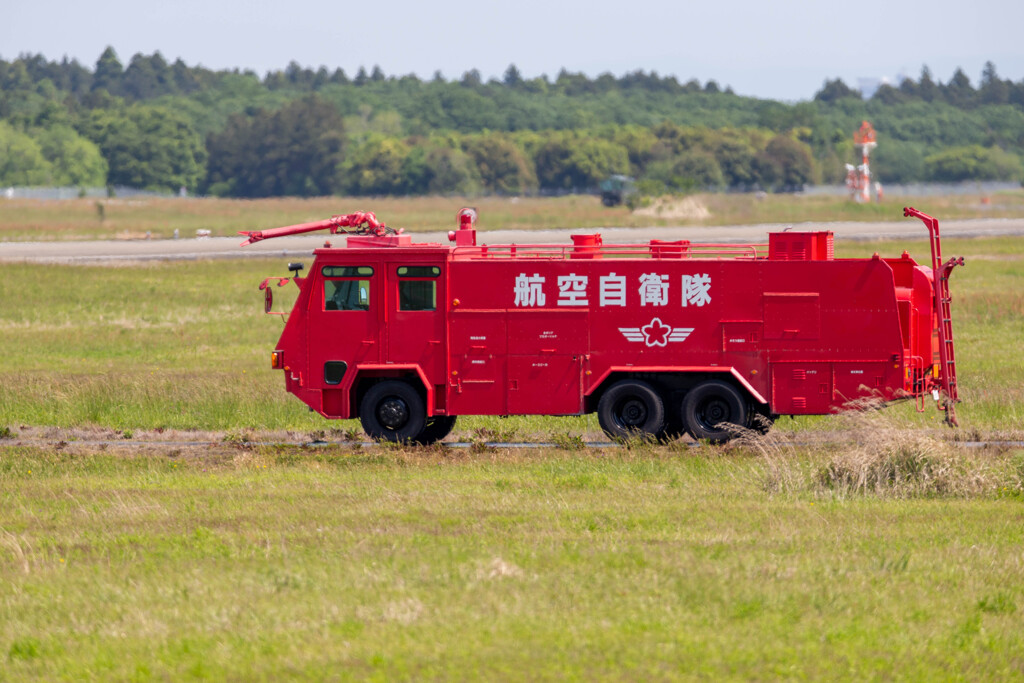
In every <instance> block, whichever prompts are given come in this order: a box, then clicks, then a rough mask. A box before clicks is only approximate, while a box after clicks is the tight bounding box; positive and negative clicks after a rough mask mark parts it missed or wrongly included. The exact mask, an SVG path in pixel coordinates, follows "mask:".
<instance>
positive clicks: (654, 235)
mask: <svg viewBox="0 0 1024 683" xmlns="http://www.w3.org/2000/svg"><path fill="white" fill-rule="evenodd" d="M786 228H792V229H794V230H832V231H833V232H834V233H835V234H836V238H837V239H847V240H874V239H921V240H925V239H927V233H926V231H925V228H924V226H923V225H922V224H921V222H920V221H917V220H911V219H906V220H903V221H896V222H885V223H845V222H844V223H795V224H788V225H786V224H775V225H731V226H716V227H677V228H616V227H609V228H600V229H583V230H572V231H569V230H494V231H481V232H479V233H478V234H477V241H478V242H479V243H480V244H484V243H487V244H510V243H516V244H551V243H568V242H569V235H570V234H573V233H575V234H580V233H592V232H600V233H601V235H602V236H603V238H604V242H605V244H614V243H619V244H637V243H645V242H647V241H649V240H652V239H660V240H679V239H688V240H691V241H693V242H727V243H736V242H755V243H756V242H766V241H767V239H768V238H767V234H768V232H769V231H774V230H783V229H786ZM941 230H942V235H943V236H944V237H991V236H999V235H1024V218H979V219H970V220H959V221H944V222H943V223H942V225H941ZM412 235H413V241H415V242H442V243H445V244H447V243H448V237H447V233H446V232H421V233H412ZM343 239H344V237H343V236H340V235H337V236H336V235H329V234H325V233H320V234H313V235H302V236H298V237H282V238H278V239H273V240H266V241H264V242H259V243H257V244H253V245H250V246H247V247H244V248H243V247H240V246H239V243H240V242H241V238H240V237H213V238H205V239H179V240H89V241H69V242H0V261H23V262H38V263H95V262H110V261H145V260H190V259H210V258H245V257H248V256H269V257H293V256H304V255H308V254H309V253H310V252H311V251H312V250H313V249H316V248H317V247H320V246H323V244H324V241H325V240H329V241H331V242H332V243H334V244H341V243H342V240H343Z"/></svg>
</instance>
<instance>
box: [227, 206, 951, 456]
mask: <svg viewBox="0 0 1024 683" xmlns="http://www.w3.org/2000/svg"><path fill="white" fill-rule="evenodd" d="M904 215H905V216H913V217H917V218H919V219H921V220H922V221H923V222H924V224H925V226H926V227H927V228H928V232H929V236H930V245H931V263H930V264H929V265H918V264H917V263H916V262H915V261H914V260H913V259H912V258H911V257H910V256H909V255H908V254H907V253H906V252H904V253H903V255H901V256H899V257H896V258H881V257H879V256H878V255H877V254H875V255H874V256H872V257H871V258H856V259H837V258H835V257H834V255H833V234H832V233H831V232H827V231H818V232H790V231H783V232H774V233H771V234H769V236H768V243H767V244H745V245H734V244H698V243H691V242H688V241H685V240H680V241H658V240H652V241H651V242H650V243H648V244H639V245H638V244H617V245H612V244H603V243H602V239H601V236H600V235H599V234H591V235H573V236H572V242H573V243H572V244H571V245H565V246H551V245H516V244H505V245H487V244H482V245H478V244H477V232H476V228H475V223H476V212H475V211H474V210H472V209H464V210H462V211H460V212H459V214H458V229H457V230H454V231H452V232H450V233H449V234H448V237H449V241H450V242H451V243H453V244H447V245H443V244H437V243H431V244H425V243H414V242H413V241H412V239H411V237H410V236H409V235H406V234H402V231H401V230H398V231H396V230H392V229H391V228H388V227H387V226H385V225H384V224H382V223H380V222H379V221H378V220H377V219H376V217H375V216H374V215H373V214H372V213H355V214H349V215H343V216H334V217H333V218H331V219H328V220H325V221H319V222H315V223H305V224H301V225H294V226H288V227H285V228H276V229H273V230H265V231H258V232H243V233H242V234H244V235H246V236H247V237H248V239H247V240H246V242H244V243H243V244H249V243H252V242H256V241H259V240H262V239H267V238H270V237H277V236H282V235H293V234H298V233H303V232H309V231H311V230H324V229H327V230H330V231H331V233H332V234H334V233H337V232H338V231H339V230H340V231H343V232H346V233H349V236H348V237H347V245H346V246H344V247H338V246H332V245H331V244H330V243H329V242H328V243H326V244H325V245H324V247H323V248H322V249H316V250H315V251H314V257H315V258H314V261H313V265H312V267H311V270H310V272H309V274H308V275H307V276H305V277H302V276H301V275H300V273H301V271H302V270H303V268H304V267H303V265H302V264H298V263H295V264H289V269H290V270H291V271H292V273H293V276H292V277H290V278H268V279H266V280H264V281H263V283H262V285H261V289H263V290H265V305H266V311H267V312H273V311H272V310H271V309H272V304H273V295H272V289H273V288H274V287H276V286H283V285H285V284H286V283H288V282H289V281H291V282H294V283H295V284H296V285H298V288H299V294H298V298H297V300H296V302H295V305H294V307H293V309H292V311H291V313H290V314H288V315H287V320H286V323H285V326H284V331H283V333H282V334H281V339H280V341H279V342H278V344H277V348H276V349H275V350H274V351H273V353H272V354H271V365H272V367H274V368H276V369H279V370H282V371H283V372H284V378H285V387H286V389H287V390H288V391H290V392H291V393H293V394H295V395H296V396H298V397H299V398H300V399H301V400H302V401H303V402H305V403H306V404H307V405H309V406H310V408H311V409H312V410H315V411H316V412H318V413H320V414H321V415H323V416H324V417H327V418H338V419H345V418H356V417H358V418H359V419H360V420H361V421H362V425H363V428H364V429H365V430H366V432H367V434H369V436H370V437H372V438H374V439H388V440H391V441H408V442H417V443H421V444H427V443H432V442H434V441H437V440H439V439H442V438H444V437H445V436H447V435H448V433H449V432H450V431H451V429H452V427H453V425H454V424H455V418H456V416H458V415H581V414H584V413H592V412H596V413H597V414H598V419H599V421H600V424H601V427H602V429H603V430H604V431H605V433H606V434H608V435H609V436H610V437H612V438H622V437H628V436H630V435H632V434H637V433H639V434H643V435H651V436H654V437H657V438H659V439H660V438H666V437H674V436H677V435H679V434H682V433H683V432H687V433H689V434H690V435H691V436H693V437H694V438H697V439H708V440H711V441H724V440H726V439H728V438H730V437H731V436H733V435H734V434H735V433H736V432H737V430H736V426H739V427H747V428H755V429H756V428H760V429H766V428H767V426H768V425H770V424H771V421H772V420H773V419H775V418H776V417H777V416H779V415H815V414H826V413H832V412H835V411H838V410H841V409H843V407H844V406H847V405H849V404H850V403H851V402H853V401H857V400H858V399H864V398H865V397H876V398H878V399H881V400H886V401H889V400H896V399H905V398H914V399H916V400H917V402H918V407H919V409H921V410H923V409H924V403H925V400H926V397H927V396H928V395H929V394H931V395H932V397H933V398H934V399H935V400H936V401H937V404H938V407H939V409H940V410H942V411H944V412H945V416H946V420H947V422H949V423H950V424H955V423H956V417H955V414H954V404H955V403H956V401H957V384H956V364H955V357H954V351H953V330H952V323H951V320H950V309H949V303H950V296H949V286H948V279H949V274H950V272H951V271H952V269H953V268H954V267H955V266H957V265H962V264H963V259H962V258H955V259H950V260H949V261H947V262H945V263H943V262H942V257H941V248H940V241H939V223H938V221H937V220H936V219H934V218H932V217H930V216H928V215H926V214H924V213H921V212H919V211H917V210H915V209H913V208H908V209H904ZM281 315H283V313H281Z"/></svg>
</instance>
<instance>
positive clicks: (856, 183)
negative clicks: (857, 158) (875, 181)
mask: <svg viewBox="0 0 1024 683" xmlns="http://www.w3.org/2000/svg"><path fill="white" fill-rule="evenodd" d="M853 144H854V146H856V147H859V148H860V153H861V164H860V166H857V167H856V168H854V167H853V166H852V165H850V164H847V165H846V185H847V187H849V188H850V192H851V194H852V196H853V198H854V199H856V200H857V201H859V202H870V201H871V167H870V166H869V165H868V156H869V155H870V154H871V150H872V149H874V148H875V147H877V146H878V143H877V142H876V141H875V129H874V127H873V126H872V125H871V124H870V123H869V122H867V121H862V122H861V124H860V128H859V129H858V130H857V132H856V133H854V134H853ZM876 192H877V193H878V199H879V201H881V199H882V197H881V186H880V185H879V186H878V188H877V189H876Z"/></svg>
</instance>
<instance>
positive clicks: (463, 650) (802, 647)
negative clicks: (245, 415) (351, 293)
mask: <svg viewBox="0 0 1024 683" xmlns="http://www.w3.org/2000/svg"><path fill="white" fill-rule="evenodd" d="M961 459H962V460H963V461H964V462H966V463H968V464H969V466H970V468H971V469H972V470H974V469H976V468H977V467H979V466H980V465H979V464H978V463H979V462H981V461H982V460H983V461H984V467H990V466H992V463H993V462H998V463H1001V464H1000V467H1002V468H1003V471H1004V472H1005V473H1006V474H1005V475H1004V476H1009V478H1008V479H1006V480H1005V482H1006V483H1009V482H1010V481H1016V482H1017V487H1018V488H1017V489H1016V490H1004V491H1002V492H1001V493H1000V490H999V489H992V490H987V491H983V492H979V493H978V494H977V495H969V496H954V497H949V496H945V497H943V496H939V497H935V496H923V497H922V496H912V497H906V498H902V497H890V496H885V495H871V496H841V495H837V494H835V493H834V492H831V491H829V490H827V489H822V488H820V487H818V488H810V489H796V490H794V491H792V492H781V493H780V492H772V491H770V490H768V489H770V488H771V487H770V486H769V484H770V482H771V481H772V478H771V475H770V472H769V470H768V468H766V465H765V461H763V460H762V459H759V458H757V457H755V456H751V455H749V454H748V455H744V454H743V453H742V452H732V453H728V454H722V453H721V452H719V451H717V450H711V449H707V450H705V449H698V450H697V451H694V452H688V453H678V452H672V451H667V450H665V449H664V448H659V449H643V448H641V449H635V450H634V449H630V450H626V449H620V450H618V451H611V452H608V451H600V452H590V451H586V450H584V451H575V452H561V451H548V452H522V451H519V452H516V451H493V452H488V451H480V450H477V451H475V452H467V451H462V452H452V451H446V450H444V449H439V448H434V449H419V450H416V451H401V450H395V449H382V448H380V447H374V448H371V449H356V450H352V449H350V448H348V449H347V448H328V449H318V450H315V451H314V450H301V449H264V450H260V449H256V450H250V449H224V448H222V449H207V450H204V451H203V452H202V453H201V454H190V453H188V452H172V453H170V454H169V455H164V456H162V457H154V456H145V455H139V454H138V453H135V452H129V453H119V452H116V451H112V452H108V453H97V452H92V453H90V452H84V451H80V450H79V451H76V450H75V448H74V446H73V445H71V446H68V447H66V448H64V449H62V450H59V451H56V452H53V451H47V450H36V449H31V448H7V449H3V450H0V490H2V502H3V505H2V506H0V578H2V581H0V612H2V614H3V619H0V660H3V662H2V664H3V665H2V666H0V678H3V679H4V680H21V679H29V678H36V679H42V680H84V679H92V680H133V681H147V680H186V679H187V680H193V679H206V680H229V679H230V680H281V679H293V678H303V679H314V680H349V679H366V678H370V679H376V680H395V679H401V680H410V679H413V680H417V679H438V678H439V679H477V678H483V679H488V680H492V679H516V680H524V679H528V680H564V679H572V680H592V679H617V680H648V679H658V680H667V679H684V680H687V679H712V680H720V679H732V680H736V679H746V680H750V679H758V680H764V679H775V678H785V679H819V680H820V679H827V680H856V681H861V680H936V679H938V680H1008V679H1014V678H1020V677H1021V676H1022V675H1024V631H1022V630H1021V629H1020V615H1021V609H1022V608H1024V580H1022V573H1021V561H1022V555H1021V553H1022V546H1021V527H1022V524H1024V513H1022V499H1021V490H1020V488H1019V486H1020V483H1019V482H1020V478H1019V474H1020V471H1021V470H1024V454H1020V455H1018V456H1016V459H1013V458H1011V457H1010V456H1007V455H1002V456H1000V455H993V454H984V455H983V456H979V455H975V456H962V457H961ZM787 461H788V463H789V464H788V465H787V466H790V467H794V468H798V469H799V468H804V469H807V468H810V469H813V468H814V467H816V466H817V465H818V464H819V463H820V456H814V455H807V454H801V453H796V452H794V453H790V454H788V455H787ZM1013 467H1016V468H1017V470H1018V474H1017V475H1011V474H1010V473H1011V471H1012V468H1013ZM1013 476H1016V477H1017V478H1016V479H1015V480H1014V479H1012V477H1013Z"/></svg>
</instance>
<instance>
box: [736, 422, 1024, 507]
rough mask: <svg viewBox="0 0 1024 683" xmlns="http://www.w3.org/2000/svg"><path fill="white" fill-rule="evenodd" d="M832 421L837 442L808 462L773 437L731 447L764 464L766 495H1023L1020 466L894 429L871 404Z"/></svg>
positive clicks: (751, 436) (753, 435) (754, 437)
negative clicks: (755, 456) (752, 454)
mask: <svg viewBox="0 0 1024 683" xmlns="http://www.w3.org/2000/svg"><path fill="white" fill-rule="evenodd" d="M837 421H838V422H839V424H838V425H837V426H838V427H839V430H840V433H841V434H842V435H843V438H842V439H841V441H840V442H839V443H836V444H831V445H828V444H823V445H822V446H820V447H817V448H816V449H815V451H814V452H813V453H812V454H811V456H810V457H809V458H805V457H800V456H799V454H798V448H797V447H796V446H794V445H793V444H792V442H790V441H789V440H788V439H787V438H786V437H784V436H782V435H779V434H778V433H777V432H771V433H769V434H767V435H762V434H759V433H757V432H754V431H749V430H744V431H743V432H742V433H741V434H739V435H738V437H737V439H736V443H737V445H740V446H741V447H743V448H745V449H747V450H751V451H753V452H755V453H756V454H758V455H759V456H760V457H761V458H762V459H763V462H764V486H765V488H766V489H767V490H769V491H775V492H795V491H800V490H810V491H813V492H817V493H828V494H831V495H838V496H841V497H845V496H856V495H874V496H881V497H888V498H913V497H932V496H935V497H956V498H969V497H976V496H982V495H992V494H997V493H1013V494H1014V495H1019V494H1021V492H1024V468H1022V467H1021V466H1020V464H1019V463H1018V462H1017V460H1020V458H1018V459H1017V460H1012V459H1010V458H1007V457H1005V454H998V453H995V454H994V453H992V452H991V451H984V452H978V451H970V450H967V449H964V448H963V447H960V446H956V445H954V444H953V443H951V442H949V441H945V440H943V439H942V438H940V437H939V436H937V435H935V434H934V433H931V432H928V431H922V430H921V428H919V427H912V426H906V425H902V424H900V423H899V421H898V419H897V418H896V417H894V416H892V415H891V414H890V413H885V412H883V411H882V410H881V409H880V406H879V405H875V404H870V403H865V404H862V405H858V406H856V407H855V409H854V410H851V411H849V412H847V413H844V414H843V415H841V416H839V417H838V418H837ZM822 449H825V450H824V452H823V451H822Z"/></svg>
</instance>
